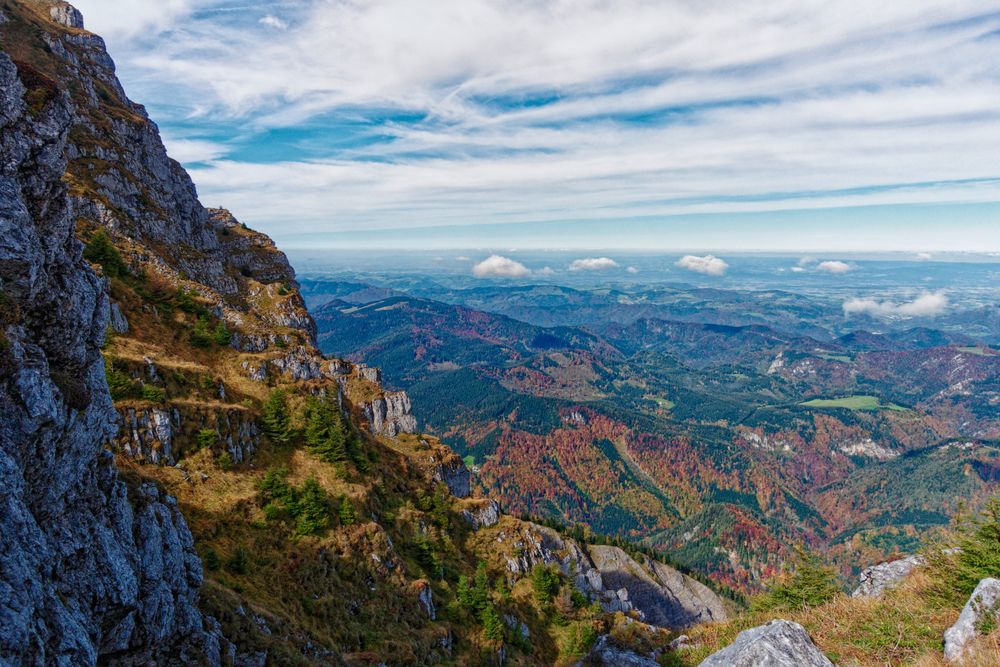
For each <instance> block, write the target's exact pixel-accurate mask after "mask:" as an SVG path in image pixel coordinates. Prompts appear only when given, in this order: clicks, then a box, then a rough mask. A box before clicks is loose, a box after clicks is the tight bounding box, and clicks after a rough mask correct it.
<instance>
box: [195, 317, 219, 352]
mask: <svg viewBox="0 0 1000 667" xmlns="http://www.w3.org/2000/svg"><path fill="white" fill-rule="evenodd" d="M209 326H210V323H209V321H208V318H207V317H205V316H204V315H202V316H201V317H199V318H198V321H197V322H195V323H194V328H193V329H191V336H190V338H191V344H192V345H194V346H195V347H200V348H206V347H211V346H212V342H213V341H214V340H215V338H214V335H213V334H212V332H211V331H209Z"/></svg>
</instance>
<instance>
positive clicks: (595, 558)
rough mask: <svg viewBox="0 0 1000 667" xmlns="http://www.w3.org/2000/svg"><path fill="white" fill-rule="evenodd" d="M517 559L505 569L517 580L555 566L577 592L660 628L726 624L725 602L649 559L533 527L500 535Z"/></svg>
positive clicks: (501, 540)
mask: <svg viewBox="0 0 1000 667" xmlns="http://www.w3.org/2000/svg"><path fill="white" fill-rule="evenodd" d="M497 540H498V541H499V542H503V543H505V544H506V546H507V547H509V548H511V549H512V550H513V551H514V552H515V553H516V556H510V557H508V559H507V570H508V571H510V572H511V573H513V574H515V575H517V576H523V575H526V574H528V573H529V572H531V570H532V569H533V568H534V567H535V566H536V565H548V564H557V565H558V566H559V567H560V569H561V570H562V572H563V573H564V574H565V575H566V576H567V577H569V578H570V579H571V580H572V581H573V583H574V585H575V586H576V588H577V589H578V590H579V591H580V592H582V593H584V594H585V595H587V596H588V597H589V598H590V599H591V600H594V601H597V602H598V603H600V605H601V607H602V608H603V609H604V610H605V611H608V612H615V611H620V612H633V613H635V614H636V615H637V616H639V618H640V620H642V621H643V622H644V623H647V624H649V625H653V626H656V627H660V628H669V629H675V630H677V629H683V628H686V627H689V626H692V625H695V624H697V623H705V622H713V621H722V620H725V619H726V609H725V605H724V603H723V602H722V599H721V598H719V596H718V595H716V594H715V593H713V592H712V591H711V589H709V588H708V587H707V586H705V585H703V584H701V583H699V582H697V581H695V580H694V579H692V578H691V577H688V576H687V575H684V574H682V573H680V572H678V571H677V570H675V569H673V568H671V567H669V566H668V565H664V564H663V563H660V562H658V561H653V560H652V559H650V558H647V557H646V556H638V557H636V558H633V557H632V556H630V555H629V554H627V553H626V552H625V551H623V550H622V549H620V548H618V547H612V546H599V545H590V546H587V545H580V544H578V543H577V542H576V541H575V540H572V539H569V538H563V537H562V536H561V535H559V533H557V532H556V531H554V530H552V529H550V528H546V527H544V526H539V525H536V524H532V523H526V524H525V528H524V529H522V530H520V531H518V532H516V533H514V534H507V533H506V531H501V533H500V534H498V536H497Z"/></svg>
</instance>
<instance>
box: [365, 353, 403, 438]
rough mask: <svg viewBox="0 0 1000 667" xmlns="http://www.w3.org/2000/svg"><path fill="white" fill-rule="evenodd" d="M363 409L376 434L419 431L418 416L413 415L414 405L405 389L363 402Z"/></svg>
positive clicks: (387, 434)
mask: <svg viewBox="0 0 1000 667" xmlns="http://www.w3.org/2000/svg"><path fill="white" fill-rule="evenodd" d="M369 370H371V369H369ZM362 410H363V411H364V416H365V419H366V420H367V421H368V423H369V424H371V430H372V433H375V434H376V435H384V436H388V437H395V436H397V435H399V434H400V433H415V432H416V431H417V418H416V417H414V416H413V412H412V410H413V406H412V405H411V404H410V397H409V396H407V395H406V392H405V391H394V392H387V393H386V394H384V395H383V396H382V397H380V398H376V399H374V400H373V401H371V402H369V403H365V404H363V405H362Z"/></svg>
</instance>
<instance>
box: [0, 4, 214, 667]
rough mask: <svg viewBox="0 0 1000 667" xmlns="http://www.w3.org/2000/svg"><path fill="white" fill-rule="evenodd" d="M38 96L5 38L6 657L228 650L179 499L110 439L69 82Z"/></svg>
mask: <svg viewBox="0 0 1000 667" xmlns="http://www.w3.org/2000/svg"><path fill="white" fill-rule="evenodd" d="M60 16H63V15H62V14H61V15H60ZM66 16H67V17H68V18H66V20H65V21H62V20H61V19H60V20H61V22H62V24H63V25H66V24H67V22H68V23H69V25H70V26H71V27H76V26H75V25H74V23H75V19H74V18H73V17H72V15H71V14H67V15H66ZM63 39H66V40H74V39H90V38H87V37H86V36H77V35H75V34H69V33H67V34H66V35H65V36H64V37H63ZM51 41H52V44H51V45H50V48H51V50H52V57H54V58H58V57H61V55H60V54H61V53H65V52H66V49H65V48H64V47H63V44H62V42H60V41H58V40H56V39H54V38H52V39H51ZM0 48H2V46H0ZM27 78H29V80H30V77H27ZM25 96H26V91H25V87H24V85H23V84H22V81H21V75H20V73H19V70H18V67H17V66H16V65H15V64H14V63H13V62H12V60H11V59H10V58H9V57H8V56H7V55H6V53H3V52H0V155H2V156H3V159H2V160H0V290H2V297H0V299H2V302H3V304H4V307H3V308H2V309H0V310H2V312H3V314H2V315H0V600H2V602H0V663H2V664H12V665H18V664H30V665H43V664H58V665H93V664H96V663H98V662H101V663H102V664H107V665H135V664H145V663H147V662H150V661H153V662H156V663H157V664H160V665H174V664H191V663H194V662H207V663H209V664H213V662H214V663H215V664H217V663H218V661H217V660H215V661H213V660H212V656H216V657H217V656H219V655H221V653H222V649H221V648H220V642H221V641H223V640H221V639H220V637H219V636H218V635H217V634H216V633H213V632H212V631H211V630H210V629H209V630H208V631H206V628H211V624H210V623H209V622H208V621H207V620H206V619H204V618H203V617H202V615H201V614H200V612H199V611H198V609H197V599H198V589H199V587H200V585H201V580H202V575H201V566H200V562H199V560H198V557H197V555H196V554H195V551H194V549H193V544H192V539H191V533H190V531H189V530H188V528H187V525H186V524H185V522H184V519H183V517H182V516H181V515H180V513H179V512H178V510H177V506H176V503H175V502H174V501H173V499H172V498H170V497H168V496H165V495H163V494H162V493H160V492H159V491H158V490H157V489H156V487H155V486H151V485H141V486H138V487H134V486H126V484H125V483H124V482H123V481H122V480H121V479H120V478H119V477H118V474H117V472H116V470H115V466H114V457H113V456H112V455H111V454H110V453H108V452H106V451H105V450H104V449H103V443H104V442H106V441H108V440H109V439H110V438H111V437H112V436H113V435H114V433H115V431H116V429H117V425H116V413H115V409H114V406H113V405H112V402H111V397H110V395H109V393H108V388H107V384H106V381H105V377H104V367H103V363H102V360H101V356H100V345H101V343H102V340H103V337H104V332H105V330H106V328H107V325H108V317H109V305H108V298H107V294H106V284H105V283H104V281H103V280H102V279H101V278H99V277H98V276H97V275H95V273H94V272H93V271H92V270H91V268H90V266H89V265H88V264H87V263H86V262H84V261H83V260H82V257H81V246H80V243H79V242H78V241H77V240H76V237H75V228H74V221H75V213H76V211H74V210H73V209H72V208H71V203H70V199H69V197H68V194H67V186H66V184H65V182H64V181H63V175H64V173H65V171H66V166H67V162H66V154H67V143H66V138H67V133H68V131H69V128H70V125H71V123H72V120H73V110H72V107H71V105H70V100H69V96H68V94H65V93H60V92H57V91H55V90H50V91H48V92H46V93H45V95H44V96H42V97H36V99H41V100H42V102H41V103H37V102H36V103H34V104H32V105H31V107H30V108H29V106H28V104H27V103H26V100H25Z"/></svg>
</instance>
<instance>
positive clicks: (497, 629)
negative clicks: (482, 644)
mask: <svg viewBox="0 0 1000 667" xmlns="http://www.w3.org/2000/svg"><path fill="white" fill-rule="evenodd" d="M481 620H482V623H483V632H484V633H485V634H486V638H487V639H488V640H490V641H491V642H493V643H494V644H499V643H500V642H502V641H503V635H504V623H503V620H501V618H500V614H498V613H497V610H496V608H495V607H494V606H493V605H492V604H487V605H486V607H485V608H484V609H483V613H482V617H481Z"/></svg>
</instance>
